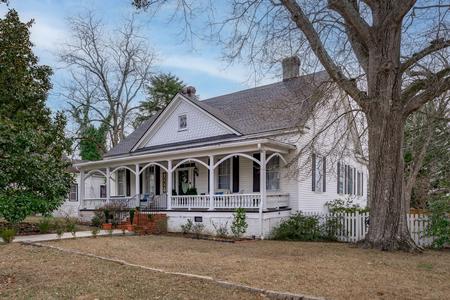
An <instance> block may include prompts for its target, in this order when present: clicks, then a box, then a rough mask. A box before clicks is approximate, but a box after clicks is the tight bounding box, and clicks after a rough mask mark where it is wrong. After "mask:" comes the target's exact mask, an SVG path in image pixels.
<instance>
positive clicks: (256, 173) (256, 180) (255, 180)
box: [253, 153, 261, 193]
mask: <svg viewBox="0 0 450 300" xmlns="http://www.w3.org/2000/svg"><path fill="white" fill-rule="evenodd" d="M253 158H255V159H257V160H260V158H261V155H260V154H259V153H255V154H253ZM259 174H260V166H259V165H258V164H257V163H256V162H253V192H254V193H259V192H260V186H259V182H260V178H259Z"/></svg>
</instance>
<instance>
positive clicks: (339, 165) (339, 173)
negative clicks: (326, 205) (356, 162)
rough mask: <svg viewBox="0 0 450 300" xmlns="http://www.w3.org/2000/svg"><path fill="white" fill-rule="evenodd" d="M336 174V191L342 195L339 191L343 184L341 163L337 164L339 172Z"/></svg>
mask: <svg viewBox="0 0 450 300" xmlns="http://www.w3.org/2000/svg"><path fill="white" fill-rule="evenodd" d="M336 173H337V180H336V182H337V188H336V191H337V193H338V194H340V193H341V191H340V190H339V187H340V183H341V163H340V162H338V163H337V172H336Z"/></svg>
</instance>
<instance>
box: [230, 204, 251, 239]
mask: <svg viewBox="0 0 450 300" xmlns="http://www.w3.org/2000/svg"><path fill="white" fill-rule="evenodd" d="M247 227H248V224H247V220H246V216H245V209H243V208H242V207H239V208H236V210H235V211H234V214H233V222H232V223H231V232H232V233H233V235H234V237H235V238H240V237H241V236H242V235H243V234H244V233H245V232H246V231H247Z"/></svg>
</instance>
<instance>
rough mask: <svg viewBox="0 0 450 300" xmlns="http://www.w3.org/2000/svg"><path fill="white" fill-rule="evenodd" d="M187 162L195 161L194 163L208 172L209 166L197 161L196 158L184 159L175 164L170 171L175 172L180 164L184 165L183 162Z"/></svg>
mask: <svg viewBox="0 0 450 300" xmlns="http://www.w3.org/2000/svg"><path fill="white" fill-rule="evenodd" d="M188 161H195V162H198V163H199V164H201V165H203V166H204V167H205V168H207V169H208V170H209V166H208V165H207V164H206V163H205V162H203V161H201V160H200V159H198V158H193V157H192V158H186V159H183V160H182V161H180V162H179V163H177V164H176V165H175V166H174V167H173V168H172V169H171V170H170V171H175V170H176V169H177V168H178V167H179V166H181V165H182V164H184V163H185V162H188Z"/></svg>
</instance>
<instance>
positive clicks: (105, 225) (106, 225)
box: [102, 223, 112, 230]
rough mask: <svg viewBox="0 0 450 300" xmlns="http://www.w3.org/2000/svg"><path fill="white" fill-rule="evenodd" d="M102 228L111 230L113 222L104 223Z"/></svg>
mask: <svg viewBox="0 0 450 300" xmlns="http://www.w3.org/2000/svg"><path fill="white" fill-rule="evenodd" d="M102 229H103V230H111V229H112V224H111V223H105V224H102Z"/></svg>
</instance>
